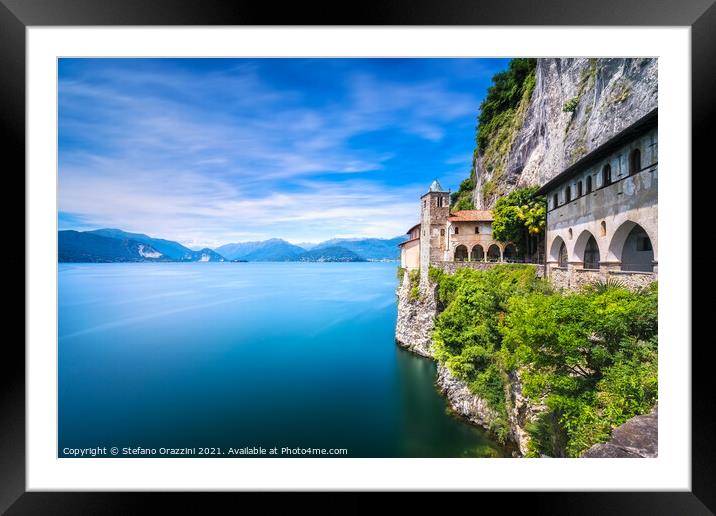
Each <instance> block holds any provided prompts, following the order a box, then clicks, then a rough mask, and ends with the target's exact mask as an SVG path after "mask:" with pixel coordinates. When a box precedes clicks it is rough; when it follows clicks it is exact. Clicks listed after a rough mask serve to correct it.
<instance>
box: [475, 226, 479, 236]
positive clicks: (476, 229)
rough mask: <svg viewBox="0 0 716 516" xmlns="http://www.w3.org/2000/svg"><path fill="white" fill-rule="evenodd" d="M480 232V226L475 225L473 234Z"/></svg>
mask: <svg viewBox="0 0 716 516" xmlns="http://www.w3.org/2000/svg"><path fill="white" fill-rule="evenodd" d="M478 233H480V226H475V234H476V235H477V234H478Z"/></svg>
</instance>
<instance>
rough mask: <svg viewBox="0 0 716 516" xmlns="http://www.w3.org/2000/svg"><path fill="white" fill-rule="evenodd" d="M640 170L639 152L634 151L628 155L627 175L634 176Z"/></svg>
mask: <svg viewBox="0 0 716 516" xmlns="http://www.w3.org/2000/svg"><path fill="white" fill-rule="evenodd" d="M640 170H641V151H640V150H639V149H634V150H633V151H631V154H630V155H629V175H630V176H631V175H634V174H636V173H637V172H639V171H640Z"/></svg>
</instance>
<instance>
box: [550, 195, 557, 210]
mask: <svg viewBox="0 0 716 516" xmlns="http://www.w3.org/2000/svg"><path fill="white" fill-rule="evenodd" d="M557 206H559V195H557V194H554V195H553V196H552V209H554V208H556V207H557Z"/></svg>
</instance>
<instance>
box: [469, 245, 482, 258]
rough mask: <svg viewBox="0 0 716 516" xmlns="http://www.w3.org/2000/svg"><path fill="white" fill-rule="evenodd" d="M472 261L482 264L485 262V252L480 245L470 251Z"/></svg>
mask: <svg viewBox="0 0 716 516" xmlns="http://www.w3.org/2000/svg"><path fill="white" fill-rule="evenodd" d="M470 260H472V261H473V262H482V261H484V260H485V250H484V249H483V248H482V246H481V245H479V244H478V245H476V246H475V247H473V248H472V251H470Z"/></svg>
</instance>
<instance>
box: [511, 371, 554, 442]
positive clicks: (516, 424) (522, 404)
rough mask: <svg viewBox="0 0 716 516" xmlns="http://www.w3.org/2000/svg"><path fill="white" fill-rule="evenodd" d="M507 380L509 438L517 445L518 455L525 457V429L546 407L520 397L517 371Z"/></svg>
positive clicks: (526, 438) (519, 381)
mask: <svg viewBox="0 0 716 516" xmlns="http://www.w3.org/2000/svg"><path fill="white" fill-rule="evenodd" d="M509 379H510V383H509V396H510V407H509V409H508V411H507V419H508V421H509V423H510V437H511V439H512V441H514V442H515V444H517V447H518V448H519V449H520V453H522V455H526V454H527V446H528V445H529V442H530V436H529V434H528V433H527V429H526V427H527V425H528V424H529V423H530V422H532V421H535V419H536V418H537V416H538V415H539V414H540V413H541V412H543V411H544V410H545V409H546V407H545V406H544V405H540V404H535V403H533V402H531V401H530V400H528V399H527V398H526V397H525V396H523V395H522V380H521V378H520V374H519V371H513V372H511V373H509Z"/></svg>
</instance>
